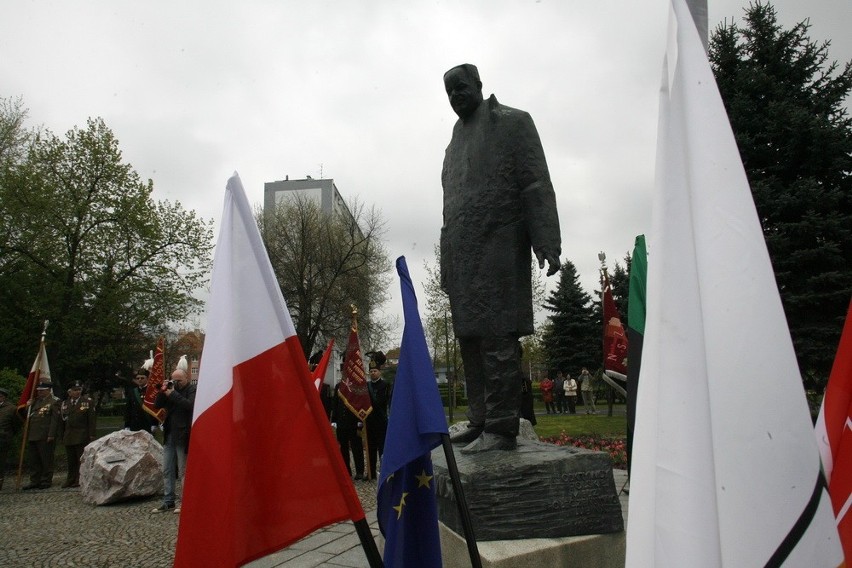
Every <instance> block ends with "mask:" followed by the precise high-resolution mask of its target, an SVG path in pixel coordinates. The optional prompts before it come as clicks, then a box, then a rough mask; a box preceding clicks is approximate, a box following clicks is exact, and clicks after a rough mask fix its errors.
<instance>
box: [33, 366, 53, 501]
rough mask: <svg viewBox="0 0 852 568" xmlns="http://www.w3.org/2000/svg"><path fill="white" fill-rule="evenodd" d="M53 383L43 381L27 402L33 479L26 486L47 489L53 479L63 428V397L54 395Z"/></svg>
mask: <svg viewBox="0 0 852 568" xmlns="http://www.w3.org/2000/svg"><path fill="white" fill-rule="evenodd" d="M50 389H51V384H50V383H46V382H42V383H39V385H38V387H36V395H35V397H34V398H32V399H30V400H29V401H28V402H27V407H26V408H27V409H29V412H28V413H29V426H28V427H27V453H28V454H29V458H28V459H29V465H30V483H29V485H25V486H24V490H30V489H47V488H48V487H50V485H51V484H52V483H53V454H54V450H55V448H56V442H55V440H56V431H57V429H58V428H59V405H58V404H57V403H58V402H59V399H57V398H56V397H55V396H53V392H51V390H50Z"/></svg>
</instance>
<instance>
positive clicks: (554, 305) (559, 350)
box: [542, 260, 602, 375]
mask: <svg viewBox="0 0 852 568" xmlns="http://www.w3.org/2000/svg"><path fill="white" fill-rule="evenodd" d="M544 308H545V309H546V310H548V311H550V312H552V315H550V316H549V317H548V321H547V323H546V324H545V328H544V332H543V334H542V335H543V338H542V339H543V343H544V351H545V353H546V357H547V363H548V366H549V367H550V369H551V370H553V371H565V372H566V373H570V374H571V375H577V374H578V373H579V372H580V369H581V368H583V367H588V368H590V369H595V368H597V367H599V366H600V362H601V357H602V355H601V328H600V326H599V325H598V324H597V323H596V321H595V313H594V309H593V307H592V299H591V297H590V296H589V294H588V293H586V291H585V290H583V288H582V286H581V285H580V279H579V277H578V276H577V269H576V268H575V267H574V264H573V263H572V262H571V261H569V260H565V261H564V262H563V263H562V268H561V269H560V271H559V283H558V284H557V286H556V289H555V290H554V291H553V292H552V293H551V294H550V296H549V297H548V298H547V300H546V301H545V303H544Z"/></svg>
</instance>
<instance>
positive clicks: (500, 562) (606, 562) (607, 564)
mask: <svg viewBox="0 0 852 568" xmlns="http://www.w3.org/2000/svg"><path fill="white" fill-rule="evenodd" d="M439 528H440V535H441V556H442V559H443V565H444V568H470V555H469V553H468V550H467V544H466V543H465V540H464V539H463V538H462V537H461V536H459V535H458V534H456V533H455V532H453V531H452V530H450V529H448V528H447V526H446V525H444V524H443V523H439ZM626 538H627V533H625V532H619V533H614V534H603V535H587V536H569V537H564V538H532V539H528V540H492V541H488V542H479V543H477V547H478V549H479V558H480V560H481V561H482V567H483V568H519V567H526V566H559V567H560V568H624V562H625V550H626Z"/></svg>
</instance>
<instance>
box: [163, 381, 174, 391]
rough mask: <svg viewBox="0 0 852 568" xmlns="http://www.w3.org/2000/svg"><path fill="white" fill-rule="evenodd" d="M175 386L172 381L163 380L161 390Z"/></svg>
mask: <svg viewBox="0 0 852 568" xmlns="http://www.w3.org/2000/svg"><path fill="white" fill-rule="evenodd" d="M173 388H175V382H174V381H164V382H163V390H169V389H173Z"/></svg>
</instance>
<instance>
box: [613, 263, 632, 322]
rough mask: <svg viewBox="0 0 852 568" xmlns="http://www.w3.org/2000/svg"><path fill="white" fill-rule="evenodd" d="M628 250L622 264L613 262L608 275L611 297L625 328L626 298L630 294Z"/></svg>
mask: <svg viewBox="0 0 852 568" xmlns="http://www.w3.org/2000/svg"><path fill="white" fill-rule="evenodd" d="M630 261H631V257H630V252H627V253H626V254H625V255H624V266H622V265H620V264H618V261H616V263H615V268H613V270H612V274H611V275H610V276H609V283H610V284H611V285H612V298H613V299H614V300H615V307H616V308H618V314H619V315H620V316H621V325H623V326H624V329H627V300H628V298H629V296H630Z"/></svg>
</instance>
